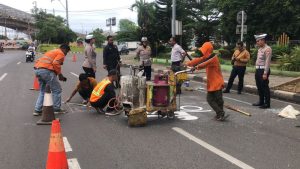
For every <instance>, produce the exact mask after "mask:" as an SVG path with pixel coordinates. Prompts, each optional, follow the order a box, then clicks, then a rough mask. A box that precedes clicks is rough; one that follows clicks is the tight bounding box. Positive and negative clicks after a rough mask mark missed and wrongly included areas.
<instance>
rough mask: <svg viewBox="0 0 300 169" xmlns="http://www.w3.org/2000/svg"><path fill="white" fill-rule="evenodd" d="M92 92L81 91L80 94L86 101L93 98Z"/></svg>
mask: <svg viewBox="0 0 300 169" xmlns="http://www.w3.org/2000/svg"><path fill="white" fill-rule="evenodd" d="M92 91H93V90H79V91H78V93H79V95H80V96H81V97H82V98H83V99H84V100H88V99H89V98H90V97H91V94H92Z"/></svg>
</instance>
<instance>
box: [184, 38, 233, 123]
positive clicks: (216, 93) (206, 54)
mask: <svg viewBox="0 0 300 169" xmlns="http://www.w3.org/2000/svg"><path fill="white" fill-rule="evenodd" d="M212 52H213V45H212V43H211V42H205V43H204V44H203V45H202V47H201V48H200V49H197V51H196V53H197V54H199V56H200V58H195V59H193V60H192V61H190V62H188V63H187V64H186V65H187V66H196V67H195V68H196V69H203V68H206V76H207V96H206V99H207V102H208V104H209V105H210V106H211V107H212V108H213V109H214V111H215V112H216V116H215V118H214V119H215V120H217V121H224V120H225V119H226V117H228V115H227V116H225V112H224V110H223V105H224V100H223V95H222V94H223V93H222V89H223V87H224V79H223V76H222V72H221V66H220V62H219V59H218V57H217V55H216V54H214V53H212ZM201 56H202V57H201Z"/></svg>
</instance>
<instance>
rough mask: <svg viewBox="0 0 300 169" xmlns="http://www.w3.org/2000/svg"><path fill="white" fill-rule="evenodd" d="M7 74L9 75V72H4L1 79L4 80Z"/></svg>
mask: <svg viewBox="0 0 300 169" xmlns="http://www.w3.org/2000/svg"><path fill="white" fill-rule="evenodd" d="M6 76H7V73H4V74H3V75H2V76H1V77H0V81H2V80H3V79H4V78H5V77H6Z"/></svg>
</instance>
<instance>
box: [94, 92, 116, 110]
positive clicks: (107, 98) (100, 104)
mask: <svg viewBox="0 0 300 169" xmlns="http://www.w3.org/2000/svg"><path fill="white" fill-rule="evenodd" d="M111 96H112V95H110V94H106V93H104V94H103V96H102V97H101V98H100V99H99V100H97V101H96V102H91V105H92V106H93V107H99V108H101V109H103V108H105V106H106V105H107V104H108V102H109V101H110V100H111V99H112V98H114V97H111ZM114 104H115V101H114V100H112V101H110V102H109V106H110V107H113V106H114ZM110 107H107V110H106V111H113V110H114V109H113V108H110Z"/></svg>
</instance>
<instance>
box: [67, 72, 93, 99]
mask: <svg viewBox="0 0 300 169" xmlns="http://www.w3.org/2000/svg"><path fill="white" fill-rule="evenodd" d="M96 86H97V81H96V79H94V78H93V77H88V75H87V74H85V73H81V74H80V75H79V82H78V83H77V85H76V87H75V89H74V90H73V92H72V94H71V96H70V97H69V98H68V99H67V100H66V103H68V102H69V101H70V100H71V99H72V98H73V97H74V96H75V94H76V93H77V92H78V93H79V95H80V96H81V97H82V98H83V101H82V104H87V103H88V102H89V99H90V97H91V94H92V91H93V89H94V88H95V87H96Z"/></svg>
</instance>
